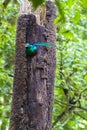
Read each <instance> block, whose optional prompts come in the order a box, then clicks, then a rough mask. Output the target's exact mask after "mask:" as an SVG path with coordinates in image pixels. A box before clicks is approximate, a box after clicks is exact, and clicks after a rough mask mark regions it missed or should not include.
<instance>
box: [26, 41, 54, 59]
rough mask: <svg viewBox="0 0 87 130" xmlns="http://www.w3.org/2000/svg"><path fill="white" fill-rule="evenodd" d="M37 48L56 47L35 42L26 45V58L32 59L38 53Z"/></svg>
mask: <svg viewBox="0 0 87 130" xmlns="http://www.w3.org/2000/svg"><path fill="white" fill-rule="evenodd" d="M38 46H43V47H56V46H55V45H54V44H50V43H46V42H35V43H32V44H30V43H26V44H25V47H26V50H25V52H26V56H27V57H28V56H30V57H33V56H35V55H36V54H37V51H38Z"/></svg>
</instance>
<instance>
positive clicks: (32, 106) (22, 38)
mask: <svg viewBox="0 0 87 130" xmlns="http://www.w3.org/2000/svg"><path fill="white" fill-rule="evenodd" d="M54 18H55V7H54V5H53V3H52V2H49V1H48V2H47V11H46V24H45V25H44V27H42V26H40V25H38V24H37V23H36V18H35V16H34V15H33V14H30V15H22V16H20V17H19V18H18V26H17V38H16V56H15V74H14V85H13V98H12V111H11V119H10V130H51V119H52V104H53V87H54V73H55V64H56V58H55V48H48V47H39V50H38V54H37V56H35V57H34V58H32V59H31V60H28V59H26V55H25V47H24V44H25V43H26V42H29V43H33V42H36V41H45V42H48V43H54V44H55V39H56V38H55V27H54V25H53V20H54Z"/></svg>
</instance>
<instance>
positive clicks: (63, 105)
mask: <svg viewBox="0 0 87 130" xmlns="http://www.w3.org/2000/svg"><path fill="white" fill-rule="evenodd" d="M31 1H32V0H31ZM5 2H6V0H4V3H2V1H1V0H0V130H8V126H9V117H10V107H11V98H12V85H13V77H12V75H13V68H14V51H15V36H16V21H17V16H18V10H19V5H18V3H17V0H15V1H12V0H9V1H8V3H5ZM14 2H15V3H14ZM33 2H34V1H33ZM42 2H43V1H42ZM42 2H41V3H42ZM41 3H38V2H37V5H36V4H35V3H33V5H35V8H36V7H38V5H39V4H41ZM55 3H56V7H57V12H58V16H57V18H56V19H55V21H54V23H55V24H56V26H57V33H56V37H57V50H56V52H57V53H56V57H57V65H56V76H55V90H54V108H53V130H82V129H83V130H87V86H86V85H87V29H86V28H87V1H86V0H55Z"/></svg>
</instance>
